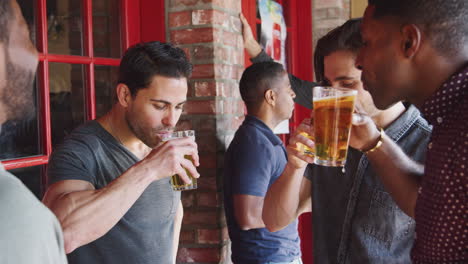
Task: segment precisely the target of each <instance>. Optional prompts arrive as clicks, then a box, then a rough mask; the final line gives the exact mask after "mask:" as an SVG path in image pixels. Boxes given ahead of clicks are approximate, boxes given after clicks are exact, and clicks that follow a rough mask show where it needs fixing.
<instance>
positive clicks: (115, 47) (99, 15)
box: [93, 0, 122, 58]
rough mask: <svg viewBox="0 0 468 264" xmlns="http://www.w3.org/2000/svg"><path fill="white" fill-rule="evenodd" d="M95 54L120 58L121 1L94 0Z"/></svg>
mask: <svg viewBox="0 0 468 264" xmlns="http://www.w3.org/2000/svg"><path fill="white" fill-rule="evenodd" d="M93 39H94V56H96V57H108V58H120V56H121V51H122V48H121V46H120V43H121V37H120V1H119V0H99V1H93Z"/></svg>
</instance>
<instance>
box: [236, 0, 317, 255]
mask: <svg viewBox="0 0 468 264" xmlns="http://www.w3.org/2000/svg"><path fill="white" fill-rule="evenodd" d="M277 2H278V3H280V4H282V5H283V8H284V14H285V20H286V25H287V32H288V38H287V59H288V71H289V72H290V73H291V74H293V75H295V76H297V77H298V78H301V79H303V80H308V81H312V80H313V63H312V62H313V48H312V3H311V2H312V1H310V0H277ZM242 12H243V14H244V16H245V17H246V18H247V20H248V21H249V24H250V27H251V28H252V31H253V33H254V36H255V37H256V38H257V30H256V29H257V27H256V25H257V24H258V23H261V21H260V20H259V19H257V3H256V1H255V0H242ZM303 32H306V34H300V33H303ZM307 32H308V34H307ZM244 57H245V66H246V67H247V66H249V65H250V64H251V62H250V60H249V56H248V54H247V53H245V55H244ZM309 116H310V110H309V109H307V108H305V107H303V106H300V105H297V104H296V106H295V111H294V115H293V117H292V119H291V120H290V129H291V131H292V130H294V129H295V128H296V127H297V126H298V125H299V124H300V123H301V121H302V120H303V119H304V118H307V117H309ZM287 138H288V136H287V135H282V139H283V141H284V142H285V143H286V140H287ZM299 220H300V221H299V233H300V236H301V250H302V260H303V262H304V264H312V263H313V252H312V248H313V242H312V217H311V214H310V213H307V214H303V215H302V216H301V217H300V218H299Z"/></svg>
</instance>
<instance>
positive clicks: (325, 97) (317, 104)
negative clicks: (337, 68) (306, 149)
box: [313, 86, 357, 167]
mask: <svg viewBox="0 0 468 264" xmlns="http://www.w3.org/2000/svg"><path fill="white" fill-rule="evenodd" d="M356 94H357V91H356V90H351V89H345V88H333V87H321V86H317V87H314V88H313V105H314V121H313V122H314V134H315V160H314V162H315V164H318V165H322V166H330V167H342V166H344V164H345V161H346V154H347V152H348V143H349V134H350V132H351V118H352V114H353V111H354V101H355V98H356Z"/></svg>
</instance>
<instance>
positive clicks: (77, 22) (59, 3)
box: [47, 0, 83, 55]
mask: <svg viewBox="0 0 468 264" xmlns="http://www.w3.org/2000/svg"><path fill="white" fill-rule="evenodd" d="M81 2H82V1H76V0H75V1H73V0H47V29H48V30H47V38H48V40H49V52H50V53H55V54H65V55H83V48H82V47H83V44H82V39H83V22H82V16H81V9H82V6H81Z"/></svg>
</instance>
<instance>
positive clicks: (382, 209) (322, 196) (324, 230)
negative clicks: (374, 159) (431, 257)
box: [244, 19, 431, 263]
mask: <svg viewBox="0 0 468 264" xmlns="http://www.w3.org/2000/svg"><path fill="white" fill-rule="evenodd" d="M360 24H361V19H351V20H348V21H347V22H346V23H344V24H343V25H341V26H339V27H337V28H335V29H333V30H332V31H330V32H328V33H327V34H326V35H325V36H323V37H321V38H320V39H319V40H318V41H317V45H316V48H315V51H314V64H315V65H314V66H315V67H314V69H315V77H316V79H317V81H319V82H321V83H322V84H324V85H328V86H332V87H344V88H348V89H354V90H357V92H358V95H357V98H356V100H357V104H359V105H360V106H361V107H362V108H363V109H364V110H365V111H366V112H367V113H368V114H369V115H370V116H371V118H372V120H374V121H375V122H376V124H378V126H379V127H382V128H384V129H385V131H386V133H387V134H388V135H389V136H391V137H392V138H393V139H395V140H396V141H397V142H398V144H399V145H400V146H401V147H402V149H403V150H404V151H405V152H406V153H408V154H409V155H410V156H411V157H412V158H414V159H416V160H419V161H423V160H424V157H425V150H426V146H427V143H428V141H429V136H430V132H431V129H430V126H429V125H428V124H427V122H426V121H425V120H424V119H423V118H422V117H421V115H420V113H419V111H418V110H417V109H416V108H415V107H414V106H412V105H408V106H407V107H405V106H404V105H403V104H402V103H401V102H398V103H396V104H394V105H392V106H391V107H389V108H387V109H384V110H379V109H377V108H376V107H375V105H374V103H373V100H372V97H371V95H370V94H369V93H368V92H367V91H365V90H364V89H363V86H362V82H361V80H360V79H361V71H360V70H359V69H357V68H356V67H355V66H354V65H355V62H356V56H357V53H358V51H359V49H360V48H361V46H362V41H361V36H360ZM244 26H246V27H248V25H246V24H244ZM244 29H245V28H244ZM247 30H248V29H247ZM244 34H245V31H244ZM244 36H245V35H244ZM257 45H258V44H257ZM251 46H253V45H246V49H247V50H248V51H249V50H251V52H249V54H251V53H253V52H252V50H254V49H252V48H251ZM260 56H262V55H261V54H259V55H257V56H256V57H254V58H253V59H252V60H253V61H254V62H257V61H258V60H259V59H262V58H261V57H260ZM259 57H260V58H259ZM296 89H298V88H296ZM303 100H304V99H303ZM309 101H310V99H309ZM309 124H310V120H307V121H305V122H303V123H302V124H301V125H300V126H299V127H298V128H297V130H296V131H295V132H294V133H293V134H292V135H291V139H290V144H289V146H288V149H289V150H290V153H291V155H289V156H288V158H289V160H291V161H292V160H294V159H295V158H296V157H295V156H297V154H302V153H301V152H299V153H298V152H296V153H294V150H293V149H292V148H294V145H295V142H296V140H297V139H300V138H297V137H299V136H300V132H308V133H310V129H309ZM367 150H368V149H360V150H359V149H355V148H349V150H348V155H347V159H346V165H345V166H344V171H343V168H334V167H324V166H318V165H314V164H310V165H308V166H307V170H306V172H305V174H304V177H302V175H299V177H297V178H293V177H289V178H288V177H283V176H282V177H281V178H280V179H278V181H277V182H275V183H274V184H273V185H272V186H271V189H270V190H269V191H268V193H267V196H266V198H265V204H264V208H265V209H266V210H265V211H264V213H263V215H264V221H265V224H266V226H267V227H268V228H270V229H273V230H278V229H281V228H282V227H283V226H284V225H285V224H286V223H288V222H289V221H290V220H291V219H292V218H291V216H292V215H293V214H292V212H294V211H295V210H297V205H298V204H299V203H298V202H300V201H301V199H297V198H298V197H305V198H306V199H312V208H313V209H312V219H313V226H312V228H313V233H314V235H313V240H314V243H313V245H314V262H316V263H409V262H410V261H411V260H410V250H411V245H412V243H413V241H414V221H413V220H412V219H411V218H410V217H409V216H407V215H406V214H404V213H403V212H402V211H401V210H400V209H399V208H398V207H397V206H396V204H395V202H394V201H393V200H392V199H391V198H390V194H389V193H388V192H387V191H386V190H385V188H383V184H382V182H381V181H380V179H379V177H378V175H376V173H375V170H374V164H372V163H370V162H369V160H368V159H367V155H366V154H367V153H366V152H367ZM363 152H364V153H363ZM299 156H300V155H299ZM310 162H313V160H310ZM303 166H305V164H304V163H303ZM285 176H287V175H285ZM285 197H288V198H291V197H296V200H295V201H296V202H292V201H294V199H291V200H289V201H288V199H285Z"/></svg>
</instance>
